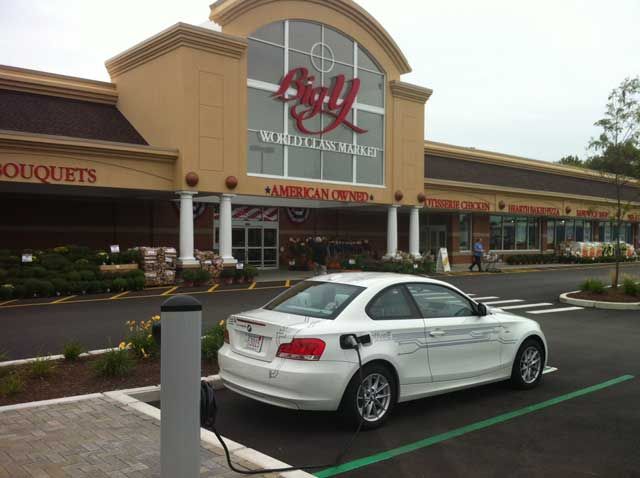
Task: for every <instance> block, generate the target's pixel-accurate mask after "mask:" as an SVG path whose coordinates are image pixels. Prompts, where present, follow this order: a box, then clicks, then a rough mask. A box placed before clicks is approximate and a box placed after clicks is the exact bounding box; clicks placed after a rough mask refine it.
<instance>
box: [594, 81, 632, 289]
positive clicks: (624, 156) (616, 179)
mask: <svg viewBox="0 0 640 478" xmlns="http://www.w3.org/2000/svg"><path fill="white" fill-rule="evenodd" d="M595 125H596V126H599V127H600V128H602V133H600V136H599V137H598V138H596V139H593V138H592V139H591V142H590V143H589V148H590V149H592V150H594V151H596V153H598V154H596V156H594V157H592V158H590V159H589V160H587V166H588V167H590V168H592V169H597V170H599V171H601V172H602V174H603V176H602V177H603V178H605V180H606V181H607V182H609V183H610V184H612V185H613V186H614V188H615V200H616V212H615V220H616V227H617V229H618V236H617V237H618V239H617V241H616V246H615V258H616V269H615V274H614V276H613V281H612V284H611V285H612V287H614V288H617V287H618V281H619V278H620V260H621V253H620V252H621V248H620V230H621V229H622V220H623V218H624V215H625V214H626V212H627V211H628V210H629V208H630V206H631V203H632V201H633V200H634V199H636V198H637V197H638V192H639V190H638V188H637V186H630V182H631V181H632V179H631V178H632V177H634V176H635V177H636V178H637V177H639V176H638V173H640V154H639V152H638V143H639V142H640V77H635V78H627V79H625V80H624V81H623V82H622V83H620V86H618V87H617V88H615V89H614V90H613V91H611V93H610V94H609V97H608V99H607V106H606V110H605V113H604V117H603V118H602V119H601V120H599V121H597V122H596V123H595Z"/></svg>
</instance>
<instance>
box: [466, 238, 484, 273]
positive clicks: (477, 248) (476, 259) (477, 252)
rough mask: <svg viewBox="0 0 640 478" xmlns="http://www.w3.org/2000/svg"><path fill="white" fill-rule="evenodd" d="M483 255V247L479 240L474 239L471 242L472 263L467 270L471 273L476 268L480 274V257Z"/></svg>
mask: <svg viewBox="0 0 640 478" xmlns="http://www.w3.org/2000/svg"><path fill="white" fill-rule="evenodd" d="M483 254H484V246H483V244H482V239H481V238H479V237H478V238H476V239H475V241H473V263H472V264H471V266H469V270H470V271H473V268H474V267H475V266H478V272H482V255H483Z"/></svg>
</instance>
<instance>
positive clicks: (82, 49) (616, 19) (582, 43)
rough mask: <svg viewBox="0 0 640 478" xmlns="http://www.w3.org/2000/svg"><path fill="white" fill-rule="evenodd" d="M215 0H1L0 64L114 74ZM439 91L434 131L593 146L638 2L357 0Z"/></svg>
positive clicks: (463, 141) (529, 153)
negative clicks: (124, 60) (126, 53)
mask: <svg viewBox="0 0 640 478" xmlns="http://www.w3.org/2000/svg"><path fill="white" fill-rule="evenodd" d="M212 1H213V0H110V1H108V2H104V1H97V0H0V64H6V65H13V66H19V67H25V68H34V69H39V70H45V71H50V72H54V73H61V74H66V75H73V76H80V77H85V78H92V79H98V80H105V81H108V80H109V75H108V74H107V72H106V69H105V68H104V61H105V60H106V59H108V58H109V57H111V56H113V55H115V54H117V53H119V52H121V51H122V50H125V49H126V48H128V47H130V46H132V45H133V44H135V43H137V42H139V41H141V40H143V39H145V38H147V37H149V36H151V35H153V34H155V33H157V32H158V31H160V30H162V29H164V28H166V27H168V26H170V25H172V24H173V23H175V22H178V21H183V22H188V23H192V24H196V25H198V24H201V23H203V22H205V21H207V17H208V14H209V7H208V5H209V4H210V3H211V2H212ZM358 3H359V4H360V5H362V6H363V7H364V8H366V9H367V10H368V11H369V12H370V13H371V14H372V15H373V16H374V17H376V18H377V19H378V21H380V23H382V25H383V26H384V27H385V28H386V29H387V30H388V31H389V33H390V34H391V36H392V37H393V38H394V39H395V40H396V42H397V43H398V44H399V45H400V48H401V49H402V50H403V51H404V53H405V55H406V57H407V59H408V60H409V63H410V64H411V66H412V67H413V72H412V73H411V74H409V75H407V76H405V77H404V78H403V79H404V80H405V81H409V82H411V83H415V84H418V85H421V86H426V87H429V88H432V89H433V90H434V95H433V96H432V98H431V100H429V102H428V103H427V118H426V120H427V122H426V138H427V139H430V140H434V141H443V142H448V143H453V144H458V145H463V146H473V147H476V148H481V149H489V150H494V151H499V152H503V153H510V154H516V155H520V156H526V157H530V158H534V159H542V160H546V161H555V160H557V159H559V158H560V157H562V156H564V155H567V154H578V155H580V156H584V155H585V154H586V153H585V147H586V144H587V142H588V141H589V138H590V137H591V136H593V135H595V134H597V130H596V129H595V128H594V126H593V123H594V122H595V121H596V120H597V119H598V118H600V116H601V115H602V112H603V110H604V105H605V102H606V98H607V94H608V93H609V91H610V90H611V89H612V88H614V87H615V86H617V85H618V84H619V83H620V82H621V81H622V80H623V79H624V78H625V77H627V76H635V75H638V74H640V48H639V46H640V27H639V26H638V24H639V23H640V1H638V0H615V1H611V2H605V1H602V0H536V1H535V2H533V1H530V2H520V1H514V0H484V1H478V0H439V1H434V0H395V1H393V2H391V1H389V0H359V1H358Z"/></svg>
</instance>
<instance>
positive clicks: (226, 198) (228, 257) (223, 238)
mask: <svg viewBox="0 0 640 478" xmlns="http://www.w3.org/2000/svg"><path fill="white" fill-rule="evenodd" d="M232 197H234V195H233V194H223V195H222V196H221V197H220V237H219V238H218V241H219V243H220V257H222V260H223V262H224V264H225V265H233V264H235V263H236V262H238V261H237V260H235V259H234V258H233V251H232V249H231V231H232V227H233V226H232V223H231V219H232V218H231V198H232Z"/></svg>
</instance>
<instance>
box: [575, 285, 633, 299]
mask: <svg viewBox="0 0 640 478" xmlns="http://www.w3.org/2000/svg"><path fill="white" fill-rule="evenodd" d="M569 297H571V298H572V299H583V300H599V301H602V302H640V296H637V295H627V294H625V293H624V290H623V289H622V287H618V289H612V288H608V289H605V292H604V293H603V294H596V293H594V292H576V293H574V294H569Z"/></svg>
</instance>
